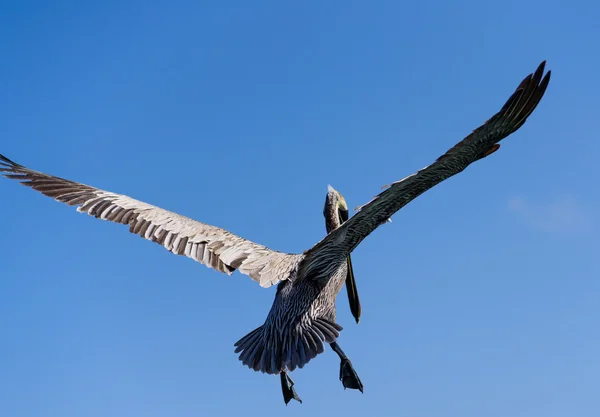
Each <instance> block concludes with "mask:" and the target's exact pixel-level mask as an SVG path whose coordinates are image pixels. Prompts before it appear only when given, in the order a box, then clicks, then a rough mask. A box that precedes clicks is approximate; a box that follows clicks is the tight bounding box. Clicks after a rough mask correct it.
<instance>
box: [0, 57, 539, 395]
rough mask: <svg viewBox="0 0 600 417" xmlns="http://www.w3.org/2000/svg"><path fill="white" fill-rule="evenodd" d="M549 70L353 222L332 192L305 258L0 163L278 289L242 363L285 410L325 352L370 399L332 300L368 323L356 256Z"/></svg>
mask: <svg viewBox="0 0 600 417" xmlns="http://www.w3.org/2000/svg"><path fill="white" fill-rule="evenodd" d="M544 67H545V61H544V62H542V63H541V64H540V65H539V66H538V68H537V70H536V71H535V72H534V73H532V74H529V75H528V76H527V77H525V79H524V80H523V81H522V82H521V83H520V84H519V86H518V87H517V89H516V90H515V92H514V93H513V94H512V95H511V96H510V97H509V99H508V100H507V101H506V103H505V104H504V106H503V107H502V108H501V109H500V111H499V112H498V113H496V114H495V115H493V116H492V117H491V118H490V119H489V120H487V121H486V122H485V123H484V124H483V125H481V126H480V127H478V128H477V129H475V130H474V131H473V132H472V133H470V134H469V135H468V136H467V137H466V138H464V139H463V140H462V141H460V142H459V143H457V144H456V145H455V146H454V147H452V148H451V149H450V150H448V151H447V152H446V153H445V154H443V155H442V156H440V157H439V158H437V159H436V160H435V162H433V163H432V164H431V165H429V166H427V167H425V168H423V169H421V170H419V171H417V172H416V173H414V174H412V175H410V176H408V177H406V178H404V179H402V180H399V181H396V182H394V183H392V184H390V185H389V186H387V188H386V189H385V190H384V191H383V192H381V193H380V194H378V195H377V196H376V197H374V198H373V199H372V200H371V201H370V202H368V203H367V204H365V205H363V206H361V207H359V208H357V209H356V210H357V212H356V214H355V215H353V216H352V217H351V218H348V205H347V204H346V201H345V200H344V198H343V197H342V195H341V194H340V193H339V192H337V191H336V190H335V189H334V188H333V187H331V186H329V188H328V192H327V197H326V199H325V207H324V215H325V220H326V221H325V223H326V231H327V235H326V236H325V238H323V239H322V240H321V241H319V242H318V243H316V244H315V245H314V246H313V247H312V248H310V249H308V250H306V251H304V252H303V253H297V254H290V253H284V252H279V251H276V250H272V249H269V248H267V247H266V246H263V245H260V244H258V243H255V242H252V241H250V240H247V239H244V238H242V237H240V236H237V235H235V234H232V233H230V232H228V231H227V230H224V229H221V228H219V227H215V226H211V225H208V224H205V223H201V222H198V221H196V220H193V219H190V218H188V217H184V216H182V215H180V214H176V213H173V212H170V211H167V210H164V209H162V208H159V207H156V206H153V205H150V204H148V203H144V202H142V201H139V200H135V199H133V198H131V197H128V196H126V195H122V194H117V193H113V192H110V191H104V190H102V189H99V188H95V187H92V186H89V185H84V184H81V183H78V182H74V181H69V180H66V179H63V178H59V177H55V176H52V175H48V174H44V173H42V172H38V171H34V170H31V169H29V168H26V167H25V166H23V165H20V164H18V163H16V162H13V161H11V160H10V159H8V158H6V157H4V156H2V155H0V173H2V175H3V176H5V177H7V178H10V179H14V180H17V181H19V182H20V183H21V184H23V185H26V186H28V187H31V188H32V189H34V190H37V191H39V192H41V193H42V194H44V195H46V196H48V197H52V198H54V199H55V200H57V201H60V202H63V203H66V204H68V205H71V206H77V211H79V212H82V213H87V214H88V215H90V216H94V217H96V218H99V219H102V220H108V221H111V222H116V223H121V224H125V225H129V231H130V232H131V233H135V234H137V235H139V236H141V237H143V238H145V239H147V240H150V241H153V242H156V243H158V244H160V245H162V246H164V247H165V248H166V249H167V250H169V251H171V252H172V253H174V254H176V255H183V256H186V257H188V258H191V259H193V260H195V261H197V262H199V263H201V264H204V265H206V266H208V267H209V268H213V269H216V270H217V271H219V272H223V273H226V274H229V275H231V274H232V273H233V272H234V271H235V270H238V271H239V272H241V273H242V274H245V275H248V276H249V277H250V278H251V279H253V280H254V281H256V282H257V283H258V284H259V285H260V286H261V287H270V286H272V285H274V284H277V291H276V295H275V300H274V302H273V305H272V307H271V310H270V311H269V314H268V316H267V318H266V320H265V322H264V323H263V324H262V325H261V326H259V327H257V328H256V329H254V330H252V331H251V332H250V333H248V334H247V335H246V336H244V337H242V338H241V339H240V340H239V341H238V342H237V343H235V347H236V349H235V352H236V353H239V359H240V360H241V361H242V363H243V364H244V365H246V366H248V367H249V368H251V369H253V370H254V371H261V372H264V373H267V374H273V375H277V374H279V375H280V380H281V388H282V392H283V396H284V401H285V403H286V404H288V402H289V401H291V400H292V399H295V400H297V401H300V402H301V400H300V397H299V396H298V395H297V393H296V391H295V389H294V382H293V381H292V379H291V378H290V376H289V373H290V372H292V371H294V370H295V369H296V368H302V367H303V366H304V365H306V364H307V363H308V362H309V361H310V360H311V359H313V358H314V357H316V356H317V355H318V354H320V353H322V352H323V351H324V349H325V345H326V344H329V346H330V347H331V348H332V349H333V351H334V352H336V353H337V355H338V356H339V357H340V361H341V363H340V375H339V378H340V380H341V382H342V385H343V386H344V388H351V389H358V390H360V391H361V392H362V391H363V384H362V382H361V380H360V378H359V377H358V375H357V373H356V371H355V370H354V368H353V366H352V363H351V362H350V360H349V359H348V357H347V356H346V355H345V354H344V352H343V351H342V349H341V348H340V346H339V345H338V343H337V342H336V340H337V338H338V336H339V334H340V331H341V330H342V327H341V326H340V325H339V324H337V323H336V309H335V300H336V297H337V295H338V293H339V292H340V290H341V288H342V286H343V285H344V283H346V287H347V289H348V299H349V302H350V308H351V311H352V314H353V315H354V318H355V319H356V321H357V322H358V320H359V318H360V314H361V310H360V302H359V299H358V293H357V292H356V283H355V281H354V274H353V272H352V264H351V260H350V254H351V252H352V251H353V250H354V249H355V248H356V247H357V246H358V245H359V244H360V243H361V242H362V240H363V239H364V238H366V237H367V236H368V235H370V234H371V232H373V231H374V230H375V229H376V228H377V227H379V226H380V225H382V224H384V223H386V222H387V221H388V220H389V219H390V218H391V216H392V215H393V214H394V213H396V212H397V211H398V210H400V209H401V208H402V207H404V206H405V205H406V204H408V203H409V202H410V201H412V200H413V199H415V198H417V197H418V196H419V195H421V194H423V193H424V192H425V191H427V190H429V189H431V188H433V187H434V186H436V185H437V184H439V183H441V182H442V181H444V180H446V179H448V178H450V177H452V176H453V175H456V174H458V173H459V172H461V171H463V170H464V169H465V168H467V166H469V165H471V164H472V163H473V162H475V161H478V160H480V159H483V158H485V157H487V156H489V155H490V154H492V153H494V152H496V151H497V150H498V148H499V147H500V145H499V142H500V141H501V140H502V139H504V138H506V137H507V136H509V135H510V134H512V133H514V132H515V131H517V130H518V129H519V128H520V127H521V126H522V125H523V124H524V123H525V121H526V120H527V118H528V117H529V115H531V113H532V112H533V110H534V109H535V108H536V106H537V105H538V103H539V102H540V100H541V98H542V96H543V95H544V92H545V91H546V87H547V86H548V83H549V81H550V71H548V72H546V74H545V75H544Z"/></svg>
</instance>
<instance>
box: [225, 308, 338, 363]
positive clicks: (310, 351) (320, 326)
mask: <svg viewBox="0 0 600 417" xmlns="http://www.w3.org/2000/svg"><path fill="white" fill-rule="evenodd" d="M341 330H342V327H341V326H340V325H338V324H336V323H333V322H330V321H328V320H325V319H316V320H313V321H312V323H311V324H310V325H309V326H301V327H300V326H298V327H297V328H292V329H290V330H289V332H287V333H285V334H284V335H281V336H280V339H279V340H272V339H271V338H272V337H273V332H270V331H267V329H266V328H265V326H264V325H263V326H260V327H258V328H256V329H254V330H253V331H251V332H250V333H248V334H247V335H246V336H244V337H242V338H241V339H240V340H239V341H237V342H236V343H235V346H236V349H235V353H239V354H240V355H239V359H240V361H242V363H243V364H244V365H246V366H248V367H249V368H250V369H254V370H255V371H261V372H264V373H268V374H279V373H280V372H281V371H283V370H285V369H287V370H289V371H293V370H294V369H296V368H302V367H303V366H304V365H306V364H307V363H308V362H309V361H310V360H311V359H313V358H314V357H316V356H317V355H318V354H320V353H323V351H324V350H325V348H324V343H332V342H334V341H335V340H336V338H337V337H338V336H339V335H340V333H339V332H340V331H341Z"/></svg>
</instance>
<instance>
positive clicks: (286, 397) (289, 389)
mask: <svg viewBox="0 0 600 417" xmlns="http://www.w3.org/2000/svg"><path fill="white" fill-rule="evenodd" d="M279 376H280V377H281V391H282V392H283V401H285V405H288V403H289V402H290V401H291V400H296V401H298V402H299V403H300V404H302V400H301V399H300V397H298V394H296V390H295V389H294V381H292V378H290V376H289V375H288V374H287V372H286V371H281V373H280V374H279Z"/></svg>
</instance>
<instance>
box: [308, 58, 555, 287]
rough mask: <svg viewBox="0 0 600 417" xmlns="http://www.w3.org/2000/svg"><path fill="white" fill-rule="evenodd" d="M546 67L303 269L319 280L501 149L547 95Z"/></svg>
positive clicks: (336, 234) (379, 199) (341, 230)
mask: <svg viewBox="0 0 600 417" xmlns="http://www.w3.org/2000/svg"><path fill="white" fill-rule="evenodd" d="M544 67H545V61H544V62H542V63H541V64H540V65H539V67H538V68H537V70H536V71H535V73H533V74H529V75H528V76H527V77H525V79H524V80H523V81H522V82H521V84H519V86H518V87H517V89H516V91H515V92H514V93H513V94H512V95H511V96H510V98H509V99H508V101H507V102H506V104H504V106H503V107H502V109H501V110H500V111H499V112H498V113H496V114H495V115H494V116H492V118H491V119H489V120H488V121H487V122H485V123H484V124H483V125H482V126H480V127H478V128H477V129H475V130H474V131H473V133H471V134H470V135H469V136H467V137H466V138H465V139H463V140H462V141H461V142H459V143H458V144H456V145H455V146H454V147H453V148H451V149H450V150H449V151H448V152H446V153H445V154H444V155H442V156H440V157H439V158H438V159H437V160H436V161H435V162H434V163H433V164H431V165H429V166H428V167H426V168H423V169H421V170H419V171H417V172H416V173H415V174H412V175H410V176H408V177H406V178H404V179H402V180H400V181H397V182H395V183H393V184H391V185H390V186H389V188H387V189H386V190H385V191H383V192H382V193H381V194H379V195H378V196H376V197H375V198H374V199H373V200H371V201H370V202H369V203H367V204H365V205H364V206H362V207H361V208H360V209H359V210H360V211H359V212H358V213H356V214H355V215H354V216H352V218H350V220H348V221H347V222H345V223H344V224H343V225H341V226H340V227H338V228H337V229H335V230H334V231H332V232H331V233H329V234H328V235H327V236H326V237H325V238H324V239H323V240H322V241H321V242H319V243H317V244H316V245H315V246H314V247H313V248H312V249H310V250H309V251H307V252H306V253H305V255H306V256H305V258H304V260H303V261H302V263H301V265H300V271H299V273H301V274H302V275H303V276H306V277H312V278H315V279H320V278H324V277H327V276H329V275H330V274H331V273H332V271H334V270H335V269H336V268H337V267H338V266H339V265H340V263H341V262H343V261H344V260H345V259H346V257H347V256H348V254H350V253H351V252H352V251H353V250H354V248H356V246H357V245H358V244H359V243H360V242H361V241H362V240H363V239H364V238H365V237H367V236H368V235H369V234H371V232H373V231H374V230H375V229H376V228H377V227H379V226H380V225H381V224H383V223H385V222H386V221H387V220H388V219H389V218H390V217H391V216H392V215H393V214H394V213H396V212H397V211H398V210H400V209H401V208H402V207H404V206H405V205H406V204H408V203H409V202H411V201H412V200H414V199H415V198H417V197H418V196H419V195H421V194H423V193H424V192H425V191H427V190H429V189H430V188H432V187H434V186H436V185H437V184H439V183H440V182H442V181H444V180H445V179H447V178H450V177H451V176H453V175H456V174H458V173H459V172H461V171H462V170H464V169H465V168H466V167H467V166H469V165H470V164H472V163H473V162H475V161H477V160H479V159H482V158H484V157H486V156H488V155H489V154H491V153H493V152H495V151H496V150H498V148H499V147H500V145H499V144H498V142H499V141H501V140H502V139H504V138H505V137H507V136H508V135H510V134H511V133H513V132H515V131H516V130H517V129H519V128H520V127H521V126H522V125H523V123H525V121H526V120H527V117H529V115H530V114H531V113H532V112H533V110H534V109H535V108H536V106H537V105H538V103H539V102H540V100H541V98H542V96H543V95H544V92H545V91H546V87H547V86H548V82H549V81H550V71H548V72H547V73H546V75H545V76H544V77H543V78H542V75H543V73H544Z"/></svg>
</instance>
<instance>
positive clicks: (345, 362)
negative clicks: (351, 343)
mask: <svg viewBox="0 0 600 417" xmlns="http://www.w3.org/2000/svg"><path fill="white" fill-rule="evenodd" d="M340 381H342V385H343V386H344V389H346V388H350V389H357V390H359V391H360V392H363V384H362V382H361V381H360V378H359V377H358V375H357V374H356V371H355V370H354V368H353V367H352V362H350V360H349V359H347V358H344V359H342V363H341V364H340Z"/></svg>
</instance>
